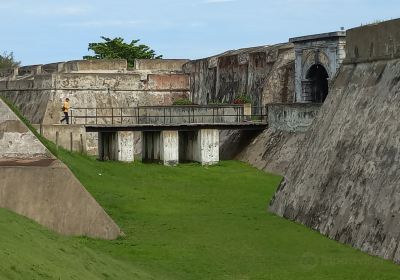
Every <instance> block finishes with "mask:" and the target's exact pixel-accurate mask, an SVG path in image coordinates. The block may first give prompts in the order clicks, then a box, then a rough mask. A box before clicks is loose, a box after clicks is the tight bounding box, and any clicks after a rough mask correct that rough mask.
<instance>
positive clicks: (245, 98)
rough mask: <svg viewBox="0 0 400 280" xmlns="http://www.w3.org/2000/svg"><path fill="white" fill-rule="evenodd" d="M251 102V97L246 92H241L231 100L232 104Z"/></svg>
mask: <svg viewBox="0 0 400 280" xmlns="http://www.w3.org/2000/svg"><path fill="white" fill-rule="evenodd" d="M246 103H251V97H250V96H248V95H246V94H241V95H239V96H237V97H236V98H235V99H234V100H233V104H246Z"/></svg>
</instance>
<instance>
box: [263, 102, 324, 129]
mask: <svg viewBox="0 0 400 280" xmlns="http://www.w3.org/2000/svg"><path fill="white" fill-rule="evenodd" d="M320 107H321V104H318V103H293V104H282V103H281V104H277V103H275V104H270V105H268V109H267V110H268V127H270V128H273V129H276V130H281V131H287V132H305V131H307V130H308V128H309V127H310V126H311V124H312V123H313V121H314V119H315V117H316V115H317V114H318V111H319V109H320Z"/></svg>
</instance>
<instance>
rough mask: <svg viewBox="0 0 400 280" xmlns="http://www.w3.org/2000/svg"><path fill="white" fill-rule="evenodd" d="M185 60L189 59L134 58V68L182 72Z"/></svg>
mask: <svg viewBox="0 0 400 280" xmlns="http://www.w3.org/2000/svg"><path fill="white" fill-rule="evenodd" d="M187 62H189V59H136V60H135V69H136V70H153V71H170V72H174V71H178V72H182V67H183V65H184V64H185V63H187Z"/></svg>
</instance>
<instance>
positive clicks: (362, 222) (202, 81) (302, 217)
mask: <svg viewBox="0 0 400 280" xmlns="http://www.w3.org/2000/svg"><path fill="white" fill-rule="evenodd" d="M399 29H400V20H398V19H396V20H391V21H387V22H382V23H378V24H372V25H366V26H362V27H358V28H354V29H350V30H347V31H344V30H341V31H336V32H329V33H324V34H314V35H308V36H301V37H295V38H290V39H289V40H288V42H286V43H282V44H277V45H271V46H260V47H254V48H246V49H240V50H232V51H227V52H225V53H222V54H219V55H215V56H212V57H208V58H203V59H198V60H187V59H177V60H164V59H163V60H136V61H135V67H134V68H133V69H129V68H128V67H127V63H126V61H125V60H98V61H96V60H94V61H84V60H83V61H69V62H60V63H53V64H46V65H34V66H24V67H19V68H15V69H6V70H2V71H1V72H0V95H1V96H2V97H4V98H6V99H7V100H9V101H10V102H12V103H13V104H15V106H16V107H17V108H18V109H19V110H20V111H21V113H22V114H23V115H24V116H25V117H26V118H27V119H28V120H29V121H30V122H31V123H32V124H33V125H34V126H35V128H36V129H37V130H38V132H39V133H40V134H41V135H43V136H44V137H46V138H48V139H50V140H52V141H53V142H55V143H56V144H57V145H60V146H62V147H64V148H65V149H68V150H72V151H78V152H83V153H87V154H89V155H96V156H98V158H100V159H102V160H119V161H126V162H132V161H134V160H143V161H157V162H158V161H161V162H163V163H164V164H166V165H176V164H178V163H179V162H183V161H197V162H200V163H202V164H203V165H209V164H215V163H217V162H218V161H219V160H220V159H238V160H241V161H245V162H248V163H250V164H252V165H253V166H256V167H257V168H260V169H263V170H266V171H270V172H275V173H278V174H281V175H282V176H284V180H283V181H282V183H281V185H280V187H279V189H278V191H277V192H276V194H275V197H274V199H273V200H272V201H271V204H270V206H269V209H270V211H272V212H274V213H276V214H278V215H280V216H283V217H285V218H287V219H291V220H294V221H297V222H299V223H302V224H304V225H306V226H308V227H310V228H313V229H315V230H317V231H319V232H321V233H322V234H324V235H326V236H328V237H330V238H332V239H335V240H338V241H340V242H343V243H347V244H350V245H352V246H354V247H356V248H358V249H360V250H362V251H365V252H368V253H370V254H372V255H377V256H380V257H383V258H386V259H391V260H393V261H395V262H400V253H399V252H400V251H399V250H400V249H399V248H398V245H399V242H400V237H399V232H400V228H399V222H398V220H399V219H400V216H399V215H398V212H399V207H400V205H399V202H398V191H397V185H398V181H399V174H398V163H397V159H398V155H399V147H398V144H399V141H400V140H399V139H398V135H399V126H398V123H397V121H396V120H397V119H398V113H397V112H398V105H399V100H398V93H399V89H400V83H399V80H400V79H399V77H400V67H399V65H400V64H399V63H400V36H399V32H398V30H399ZM239 95H247V96H249V97H250V99H251V104H243V105H233V104H232V103H233V100H234V99H235V98H236V97H237V96H239ZM66 97H68V98H69V99H70V100H71V104H72V107H73V110H72V118H71V121H72V123H71V124H70V125H60V124H59V119H60V117H61V115H60V114H61V112H60V106H61V103H62V100H63V99H64V98H66ZM181 98H188V99H190V100H191V101H192V102H193V103H194V104H196V105H193V106H177V105H173V103H174V101H175V100H177V99H181ZM1 105H2V106H1V108H0V109H1V110H7V108H5V105H4V104H3V103H1ZM7 114H8V113H7ZM9 115H11V113H10V114H9ZM2 116H3V115H2ZM2 116H0V117H2ZM12 121H13V122H14V121H17V119H16V118H14V117H13V119H12ZM9 123H10V119H5V120H3V119H0V127H1V130H0V132H1V133H2V134H1V137H0V157H1V159H0V172H11V173H9V174H14V175H8V176H7V177H5V176H0V180H5V179H3V178H8V179H7V180H17V177H21V176H22V177H24V176H30V175H29V174H28V173H29V172H28V171H24V172H28V173H24V174H26V175H23V174H21V172H22V171H21V170H19V171H17V170H14V171H12V169H13V168H14V169H15V168H17V167H15V166H20V165H22V164H21V163H18V164H13V165H15V166H14V167H13V168H11V167H9V165H11V164H10V161H13V162H21V160H22V159H24V158H25V157H27V158H28V160H31V161H32V160H33V161H34V162H40V161H42V162H43V160H45V161H46V162H48V161H49V160H50V161H51V162H53V161H57V160H56V159H54V158H53V157H52V156H51V155H48V151H46V150H45V148H44V147H42V146H41V145H40V144H39V143H37V154H38V155H40V156H39V160H38V159H37V158H38V157H37V155H36V154H35V155H31V154H29V155H27V154H25V153H24V150H23V149H20V148H15V149H14V150H15V151H16V150H18V151H19V152H21V151H22V153H23V154H22V155H18V154H15V153H14V152H13V151H14V150H13V147H14V145H20V146H22V147H23V146H24V144H23V143H20V142H19V141H20V140H19V139H23V141H31V140H29V139H30V138H32V137H33V135H32V134H30V133H29V132H28V131H27V130H26V128H25V127H23V126H22V125H20V124H18V125H13V126H11V125H9ZM12 133H25V134H27V135H28V136H27V137H28V138H25V137H19V136H18V137H15V135H14V136H12V135H13V134H12ZM7 137H9V138H7ZM29 137H30V138H29ZM34 141H36V140H34ZM36 142H37V141H36ZM36 142H35V143H36ZM7 143H12V144H11V145H9V144H7ZM18 147H19V146H18ZM32 150H35V149H30V151H32ZM4 151H6V152H4ZM9 154H12V156H9ZM25 160H26V158H25ZM2 162H4V163H3V164H2ZM6 162H8V163H7V164H6ZM46 164H47V163H46ZM53 164H54V163H51V164H48V166H49V169H48V171H46V172H56V171H55V170H58V169H57V168H59V169H62V170H63V171H62V172H67V171H66V170H65V169H64V167H63V166H62V164H61V163H59V164H58V165H57V166H58V167H57V168H56V167H52V166H53ZM33 165H34V164H33ZM59 165H61V167H60V166H59ZM6 166H7V167H6ZM31 168H33V167H31ZM50 169H51V171H50ZM12 176H14V177H12ZM44 176H47V175H44ZM54 176H56V175H54ZM57 176H58V175H57ZM68 176H69V175H68ZM71 176H73V175H71ZM10 178H11V179H10ZM71 178H72V177H71ZM27 180H28V179H27ZM71 180H74V179H71ZM0 184H1V188H2V190H1V191H3V192H8V189H7V188H9V185H7V182H1V181H0ZM74 184H75V187H74V190H71V192H84V190H83V187H81V186H80V185H79V184H78V183H77V182H75V181H74ZM4 185H5V187H4ZM19 188H20V190H14V192H13V194H14V195H15V198H13V199H14V200H12V199H11V200H10V199H2V198H1V197H0V203H1V204H0V206H1V207H6V208H9V209H12V210H14V211H16V212H18V213H22V214H24V215H26V216H28V217H31V218H32V219H35V220H37V221H38V222H39V223H42V224H44V225H46V226H49V227H50V228H53V229H56V230H58V231H59V232H62V233H66V234H82V233H84V234H87V235H91V236H101V237H103V238H115V237H116V236H118V235H119V234H121V232H120V231H119V229H118V226H117V225H116V224H115V223H114V222H113V221H112V220H111V219H110V218H109V217H108V216H107V215H106V214H105V213H103V212H102V211H101V209H97V208H100V207H99V206H98V205H97V204H96V202H95V201H94V199H92V198H91V197H90V195H88V194H87V196H86V200H87V201H91V203H92V204H93V207H94V208H96V209H97V210H96V211H94V210H93V211H94V212H95V213H92V212H90V211H89V210H87V216H85V219H88V220H90V219H92V220H93V219H94V220H96V221H97V222H98V223H97V225H104V224H107V229H108V231H106V232H100V233H99V232H98V230H99V228H97V227H96V226H95V225H96V223H90V224H92V225H93V227H94V228H86V227H84V226H82V225H75V226H70V225H71V223H72V222H73V221H72V220H73V218H71V219H72V220H71V221H69V220H65V221H64V222H63V223H62V225H63V226H64V227H61V226H59V225H58V224H57V223H56V222H55V221H54V219H57V218H54V217H43V216H41V215H39V214H37V213H39V212H40V211H45V210H43V209H41V208H40V207H44V208H45V207H51V206H50V205H49V206H43V204H41V206H40V207H39V206H38V205H37V206H36V208H35V207H33V206H32V207H29V211H31V212H29V211H28V210H27V209H24V207H21V205H22V204H24V205H30V204H32V201H28V200H19V198H18V196H19V195H22V194H23V193H25V192H26V191H25V190H24V188H25V187H24V186H23V185H21V186H20V187H19ZM19 191H20V194H18V192H19ZM43 192H44V193H46V192H48V190H43ZM52 194H53V195H55V194H54V193H53V192H52ZM60 195H61V194H60ZM67 197H68V195H67ZM71 197H74V195H73V194H71ZM10 201H16V202H15V203H11V204H10ZM77 203H82V205H83V204H85V202H83V201H82V202H77ZM15 205H17V206H15ZM32 211H33V212H32ZM71 215H73V214H71ZM91 215H93V216H91ZM82 224H87V220H85V221H83V220H82Z"/></svg>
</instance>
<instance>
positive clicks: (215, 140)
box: [195, 129, 219, 165]
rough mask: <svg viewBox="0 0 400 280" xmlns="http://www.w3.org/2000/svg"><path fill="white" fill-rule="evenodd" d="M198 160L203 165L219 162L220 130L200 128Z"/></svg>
mask: <svg viewBox="0 0 400 280" xmlns="http://www.w3.org/2000/svg"><path fill="white" fill-rule="evenodd" d="M195 158H196V161H198V162H200V163H201V164H202V165H212V164H217V163H218V162H219V130H218V129H200V130H199V131H198V134H197V153H196V156H195Z"/></svg>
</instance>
